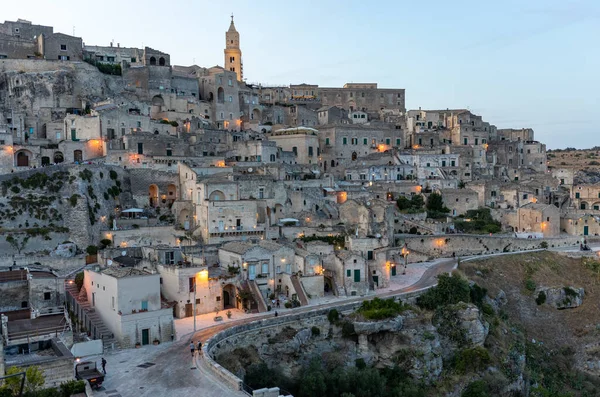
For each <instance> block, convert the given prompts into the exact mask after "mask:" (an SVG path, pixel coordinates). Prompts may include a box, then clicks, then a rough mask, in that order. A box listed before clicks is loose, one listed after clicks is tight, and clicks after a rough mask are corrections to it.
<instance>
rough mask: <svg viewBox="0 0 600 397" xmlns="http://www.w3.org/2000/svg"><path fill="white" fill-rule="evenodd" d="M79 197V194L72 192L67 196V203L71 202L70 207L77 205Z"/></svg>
mask: <svg viewBox="0 0 600 397" xmlns="http://www.w3.org/2000/svg"><path fill="white" fill-rule="evenodd" d="M78 199H79V195H77V194H74V195H72V196H71V197H69V203H71V207H75V206H76V205H77V200H78Z"/></svg>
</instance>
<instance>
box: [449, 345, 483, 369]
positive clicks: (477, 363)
mask: <svg viewBox="0 0 600 397" xmlns="http://www.w3.org/2000/svg"><path fill="white" fill-rule="evenodd" d="M490 361H491V359H490V353H489V352H488V351H487V350H486V349H485V348H483V347H481V346H477V347H474V348H472V349H464V350H461V351H460V352H458V354H457V355H456V357H455V361H454V365H455V368H456V371H457V372H458V373H461V374H464V373H467V372H477V371H480V370H482V369H484V368H485V366H486V365H487V364H489V363H490Z"/></svg>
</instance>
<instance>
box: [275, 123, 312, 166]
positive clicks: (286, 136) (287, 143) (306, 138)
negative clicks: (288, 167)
mask: <svg viewBox="0 0 600 397" xmlns="http://www.w3.org/2000/svg"><path fill="white" fill-rule="evenodd" d="M318 133H319V132H318V131H317V130H315V129H313V128H308V127H296V128H284V129H280V130H276V131H275V132H273V133H272V134H271V135H270V136H269V140H270V141H274V142H275V143H276V144H277V146H278V147H280V148H281V149H282V150H284V151H287V152H293V153H294V154H295V156H296V162H297V163H298V164H317V163H318V162H319V156H320V154H321V149H320V147H319V137H318Z"/></svg>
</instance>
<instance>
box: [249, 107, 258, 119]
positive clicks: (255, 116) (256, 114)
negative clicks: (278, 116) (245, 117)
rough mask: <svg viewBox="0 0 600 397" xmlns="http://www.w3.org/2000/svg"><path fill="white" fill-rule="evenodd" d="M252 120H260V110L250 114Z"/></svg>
mask: <svg viewBox="0 0 600 397" xmlns="http://www.w3.org/2000/svg"><path fill="white" fill-rule="evenodd" d="M250 118H251V119H252V120H260V110H258V109H254V110H253V111H252V113H251V114H250Z"/></svg>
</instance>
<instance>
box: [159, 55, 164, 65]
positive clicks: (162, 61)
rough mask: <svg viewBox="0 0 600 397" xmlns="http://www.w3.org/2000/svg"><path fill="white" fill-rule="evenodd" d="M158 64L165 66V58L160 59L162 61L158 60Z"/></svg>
mask: <svg viewBox="0 0 600 397" xmlns="http://www.w3.org/2000/svg"><path fill="white" fill-rule="evenodd" d="M158 64H159V65H160V66H165V58H163V57H160V59H159V60H158Z"/></svg>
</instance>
